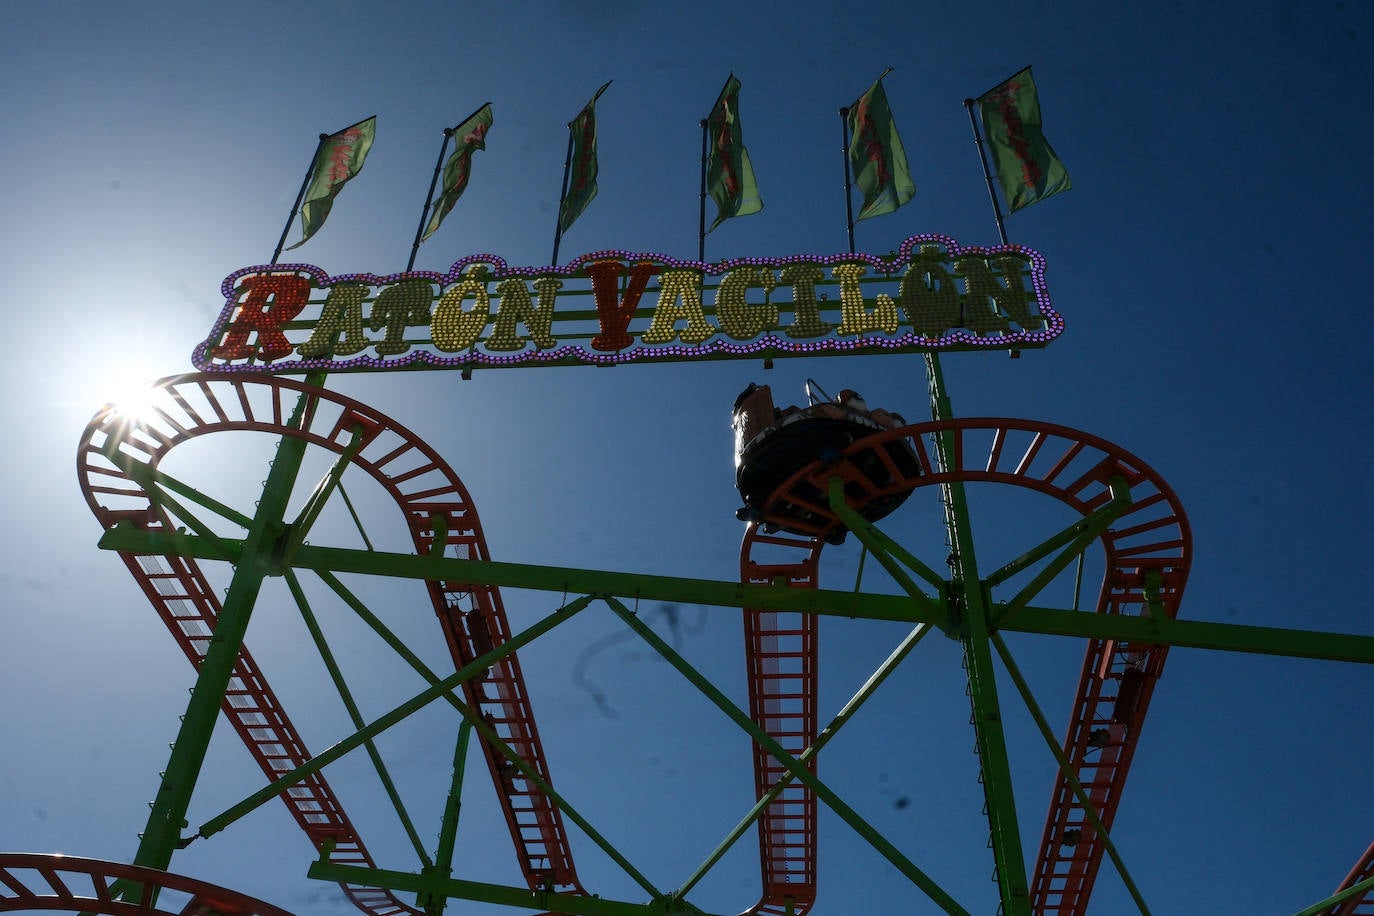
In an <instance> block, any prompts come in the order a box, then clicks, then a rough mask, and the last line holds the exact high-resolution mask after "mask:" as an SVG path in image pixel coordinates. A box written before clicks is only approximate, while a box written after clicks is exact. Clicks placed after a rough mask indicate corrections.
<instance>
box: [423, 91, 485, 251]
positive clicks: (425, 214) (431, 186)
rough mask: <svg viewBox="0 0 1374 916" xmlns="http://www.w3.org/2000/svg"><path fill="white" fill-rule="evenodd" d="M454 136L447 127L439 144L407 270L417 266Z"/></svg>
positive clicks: (460, 122)
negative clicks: (431, 206) (447, 153)
mask: <svg viewBox="0 0 1374 916" xmlns="http://www.w3.org/2000/svg"><path fill="white" fill-rule="evenodd" d="M481 110H482V109H481V108H479V109H477V111H481ZM473 114H476V112H473ZM469 118H471V115H469ZM458 123H459V124H464V123H466V121H459V122H458ZM452 136H453V128H452V127H445V128H444V142H443V143H442V144H440V146H439V158H438V159H437V160H436V161H435V163H434V177H432V178H430V180H429V193H428V194H426V195H425V207H424V209H423V210H421V211H420V225H418V226H416V227H415V242H414V243H413V244H412V245H411V246H410V260H409V261H406V271H407V272H409V271H410V270H411V269H413V268H414V267H415V256H416V255H417V254H419V253H420V236H422V235H423V234H424V232H425V220H427V219H428V218H429V208H430V203H431V202H432V201H433V200H434V188H435V186H436V185H438V184H439V170H440V169H442V168H443V167H444V153H446V152H448V138H449V137H452Z"/></svg>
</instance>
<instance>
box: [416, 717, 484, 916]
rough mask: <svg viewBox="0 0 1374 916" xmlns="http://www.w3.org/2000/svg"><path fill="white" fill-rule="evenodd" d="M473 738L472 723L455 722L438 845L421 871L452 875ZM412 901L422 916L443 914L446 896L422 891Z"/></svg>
mask: <svg viewBox="0 0 1374 916" xmlns="http://www.w3.org/2000/svg"><path fill="white" fill-rule="evenodd" d="M471 738H472V723H471V722H469V721H468V720H467V719H464V720H463V722H462V724H461V725H459V726H458V743H457V745H456V746H455V747H454V749H453V780H452V782H451V784H450V785H449V790H448V800H447V801H446V802H445V803H444V819H443V822H442V823H441V824H440V825H439V849H438V851H437V852H436V853H435V854H434V860H435V861H434V864H433V865H430V866H428V867H427V868H425V869H423V870H422V871H421V872H420V873H421V874H422V875H425V876H426V877H428V876H429V875H431V874H432V875H435V876H437V877H439V878H445V879H446V878H451V877H452V876H453V847H454V841H455V840H456V839H457V835H458V814H459V812H460V811H462V808H463V771H464V770H465V769H466V767H467V759H468V742H469V741H470V740H471ZM415 903H416V905H417V906H419V907H421V908H422V909H424V911H425V916H442V914H443V912H444V907H445V906H446V905H447V904H448V898H447V897H445V896H444V895H443V893H442V892H436V891H434V890H427V891H421V892H420V893H419V895H418V896H417V897H416V900H415Z"/></svg>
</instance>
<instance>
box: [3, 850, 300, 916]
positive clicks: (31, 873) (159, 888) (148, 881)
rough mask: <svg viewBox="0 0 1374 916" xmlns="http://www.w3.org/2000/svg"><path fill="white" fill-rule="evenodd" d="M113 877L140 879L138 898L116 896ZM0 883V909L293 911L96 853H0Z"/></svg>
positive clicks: (273, 914)
mask: <svg viewBox="0 0 1374 916" xmlns="http://www.w3.org/2000/svg"><path fill="white" fill-rule="evenodd" d="M35 878H37V879H39V880H34V879H35ZM26 879H27V880H26ZM117 881H118V882H123V883H125V884H129V883H133V884H138V885H140V887H141V889H140V892H139V898H138V899H137V900H127V901H126V900H121V899H119V898H118V897H117V896H115V894H114V892H113V886H114V884H115V882H117ZM0 884H2V885H4V889H2V890H0V913H14V912H23V913H32V912H37V911H40V910H41V911H45V912H50V913H100V914H103V916H201V914H206V916H291V914H290V913H288V912H287V911H286V910H281V909H278V908H277V907H274V906H272V905H271V904H267V903H263V902H262V901H261V900H255V899H253V898H252V897H249V896H248V895H246V894H240V893H239V892H238V891H231V890H229V889H228V888H225V887H218V886H216V885H214V884H208V883H206V882H205V881H198V880H196V879H195V878H184V877H182V876H180V875H173V874H169V873H168V872H165V871H157V870H156V869H152V868H139V867H138V866H136V865H121V864H118V863H115V862H102V861H100V860H98V859H75V858H71V857H68V856H60V855H39V854H33V853H0ZM169 892H171V893H169ZM155 896H156V898H157V902H156V903H154V902H153V900H154V897H155ZM174 899H175V900H178V901H183V900H184V901H185V902H184V903H182V904H181V909H179V910H174V909H167V908H166V906H165V904H167V903H168V902H169V901H172V900H174Z"/></svg>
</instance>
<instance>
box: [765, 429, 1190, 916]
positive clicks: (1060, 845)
mask: <svg viewBox="0 0 1374 916" xmlns="http://www.w3.org/2000/svg"><path fill="white" fill-rule="evenodd" d="M944 433H950V434H952V442H951V443H950V448H949V455H950V456H951V464H950V467H948V468H944V469H941V468H939V467H937V466H936V464H935V462H934V461H933V460H932V454H931V451H930V450H928V449H927V447H926V441H927V439H931V438H933V437H935V436H937V435H940V434H944ZM903 441H905V442H906V443H907V445H908V446H909V450H900V451H899V450H896V449H893V448H892V447H891V446H892V444H893V443H898V442H903ZM902 454H906V455H914V456H915V457H916V458H917V462H916V463H912V462H911V461H909V460H907V461H902V460H896V458H895V457H894V456H901V455H902ZM835 477H839V478H840V479H841V481H842V482H843V485H844V492H845V498H846V501H847V502H848V503H849V504H850V505H851V506H852V507H854V508H856V509H861V508H862V507H863V506H864V505H866V504H868V503H870V502H873V501H876V500H878V499H881V498H883V497H888V496H891V495H893V494H898V493H902V492H909V491H911V490H915V489H917V488H919V487H923V486H934V485H938V484H942V483H947V482H952V481H961V482H964V483H996V484H1003V485H1010V486H1017V487H1023V488H1028V489H1031V490H1034V491H1036V492H1039V493H1043V494H1045V495H1047V496H1051V497H1054V498H1056V499H1058V500H1059V501H1061V502H1062V503H1064V504H1066V505H1068V506H1069V507H1070V508H1072V509H1073V510H1074V511H1076V512H1078V513H1079V514H1081V515H1083V516H1087V515H1089V514H1090V513H1092V512H1094V511H1095V510H1097V509H1100V508H1102V507H1103V506H1105V505H1106V504H1107V503H1108V502H1109V500H1111V498H1112V494H1111V491H1110V489H1109V487H1110V485H1111V482H1112V480H1113V479H1114V478H1115V479H1118V480H1120V481H1123V482H1125V483H1126V484H1127V485H1128V486H1129V487H1130V491H1131V496H1132V501H1131V503H1130V505H1129V506H1127V507H1126V509H1125V510H1124V511H1123V512H1122V513H1121V515H1120V516H1119V517H1118V518H1117V519H1116V521H1115V525H1116V526H1117V527H1115V528H1113V529H1110V530H1108V531H1106V532H1105V533H1104V534H1103V535H1102V537H1101V543H1102V546H1103V548H1104V550H1105V552H1106V570H1107V571H1106V576H1105V578H1104V581H1103V583H1102V589H1101V592H1100V594H1099V596H1098V601H1097V611H1098V613H1103V614H1130V613H1143V612H1146V610H1147V609H1153V612H1157V613H1165V614H1168V615H1169V616H1170V617H1174V616H1176V615H1177V613H1178V603H1179V599H1180V597H1181V596H1182V593H1183V585H1184V582H1185V580H1186V579H1187V575H1188V565H1189V559H1190V555H1189V550H1190V546H1191V535H1190V533H1189V529H1188V523H1187V519H1186V518H1185V517H1184V514H1183V509H1182V507H1181V506H1180V505H1179V502H1178V499H1177V497H1176V496H1175V495H1174V493H1173V491H1172V490H1171V489H1170V488H1169V486H1168V485H1167V484H1166V483H1165V482H1164V481H1163V479H1161V478H1160V477H1159V476H1158V475H1157V474H1156V473H1155V472H1154V471H1152V470H1151V469H1150V468H1149V467H1148V466H1147V465H1146V464H1145V463H1144V462H1142V461H1140V460H1139V459H1138V458H1136V457H1134V456H1133V455H1131V454H1129V453H1127V452H1126V451H1124V450H1122V449H1120V448H1118V447H1117V446H1114V445H1112V444H1111V443H1108V442H1106V441H1105V440H1103V439H1100V438H1098V437H1096V436H1092V435H1089V434H1087V433H1082V432H1079V431H1077V430H1072V429H1068V428H1066V427H1062V426H1055V425H1052V424H1048V423H1038V422H1032V421H1025V420H1007V419H963V420H952V421H944V422H937V423H923V424H916V425H913V426H907V427H903V428H901V429H897V430H891V431H888V432H884V433H879V434H875V435H873V436H869V437H866V438H864V439H862V440H860V441H858V442H856V443H854V444H852V445H851V446H850V447H849V448H848V449H846V450H845V451H844V453H843V454H842V455H841V456H840V459H839V460H838V461H836V462H829V463H817V464H815V465H812V466H810V467H808V468H805V469H803V470H802V471H799V472H798V473H797V474H795V475H793V476H792V477H791V478H789V479H788V480H787V481H786V482H785V483H783V484H782V486H780V487H779V488H778V490H777V491H775V493H774V494H773V496H772V497H771V498H770V500H769V501H768V506H767V508H766V509H765V511H764V517H765V519H766V518H768V517H769V516H776V517H785V518H788V519H789V520H791V524H792V527H796V528H801V529H803V530H806V529H807V528H808V525H807V522H806V521H805V520H806V519H810V520H811V524H810V526H809V528H810V530H806V533H808V534H812V535H813V537H812V538H809V539H807V540H808V541H809V542H810V543H811V544H813V545H819V543H820V541H821V540H822V539H824V538H826V537H827V536H830V535H831V534H833V533H834V532H835V531H836V530H837V529H838V528H841V527H842V525H841V523H840V522H839V521H838V520H837V519H835V517H834V515H833V513H832V512H830V510H829V508H828V506H827V503H826V498H825V494H826V492H827V489H828V485H829V481H830V480H831V479H832V478H835ZM798 519H801V520H803V521H801V522H800V523H798V521H797V520H798ZM757 541H758V536H757V535H754V534H753V533H752V532H751V533H750V535H748V536H746V541H745V543H746V552H747V551H748V550H749V549H750V547H751V546H752V545H753V544H754V543H755V542H757ZM793 543H794V545H795V547H800V546H801V544H800V542H793ZM795 547H794V549H795ZM818 550H819V546H815V547H813V554H812V555H810V556H808V557H807V558H805V559H804V560H801V561H798V562H796V563H794V564H793V565H792V566H790V567H779V568H776V569H772V568H768V567H765V566H762V565H759V564H752V563H746V566H745V576H746V581H769V580H770V579H771V578H772V577H774V576H776V575H784V576H785V577H786V578H787V581H788V582H789V584H794V585H811V586H812V587H814V584H815V573H814V565H815V555H814V554H815V552H818ZM756 616H759V617H767V616H768V615H756ZM779 632H780V633H787V632H791V631H788V630H780V631H779ZM801 644H802V645H804V646H805V647H806V654H805V655H804V660H803V662H802V665H801V670H803V671H804V672H806V676H805V677H803V678H801V679H800V680H799V682H798V683H799V684H801V685H803V686H804V687H805V689H807V690H810V691H811V693H809V694H806V695H804V696H793V695H790V694H781V690H782V687H781V685H782V679H781V678H779V677H777V676H776V675H769V674H768V673H767V672H768V670H769V665H770V664H771V662H770V649H769V646H768V644H767V643H766V642H764V643H762V644H756V643H755V642H752V641H751V643H750V648H751V658H750V667H749V670H750V687H751V695H750V701H751V706H752V708H753V709H754V710H755V715H756V720H758V721H759V722H760V724H761V725H765V724H766V722H767V720H766V719H758V717H759V715H760V714H762V715H764V716H766V715H767V709H766V706H764V705H763V704H766V703H767V702H768V699H767V698H769V697H771V696H773V695H775V694H776V695H785V696H787V698H788V701H789V702H792V703H794V704H795V705H796V707H797V708H798V709H804V710H808V711H813V710H814V708H815V703H816V696H815V693H814V691H815V688H816V681H815V674H814V672H815V666H816V657H815V650H816V643H815V637H814V633H812V634H808V637H807V638H804V639H802V640H801ZM1166 653H1167V647H1165V646H1147V645H1129V644H1125V643H1116V642H1113V641H1111V640H1091V641H1090V642H1089V645H1088V647H1087V652H1086V655H1085V658H1084V660H1083V666H1082V672H1081V674H1080V678H1079V686H1078V690H1077V691H1076V693H1075V696H1074V703H1073V707H1072V710H1071V713H1070V723H1069V729H1068V733H1067V735H1066V737H1065V739H1064V752H1065V755H1066V756H1067V757H1068V759H1069V761H1070V763H1071V766H1072V768H1073V770H1074V773H1075V775H1076V776H1077V778H1078V779H1079V781H1080V782H1081V783H1082V785H1083V786H1084V787H1085V789H1086V790H1087V791H1088V794H1089V797H1090V798H1091V800H1092V802H1093V805H1094V807H1095V808H1096V809H1097V810H1098V813H1099V814H1100V816H1101V817H1102V821H1103V824H1104V825H1105V826H1106V827H1108V828H1110V826H1111V824H1112V820H1113V818H1114V816H1115V813H1116V809H1117V805H1118V803H1119V801H1120V797H1121V791H1122V789H1123V788H1124V786H1125V782H1126V775H1127V772H1128V770H1129V767H1130V763H1131V758H1132V756H1133V755H1134V753H1135V749H1136V746H1137V743H1138V741H1139V738H1140V732H1141V729H1142V726H1143V725H1144V721H1145V713H1146V711H1147V709H1148V708H1149V702H1150V697H1151V695H1152V693H1153V689H1154V684H1155V681H1156V680H1157V679H1158V678H1159V676H1160V673H1161V672H1162V670H1163V666H1164V659H1165V655H1166ZM812 714H813V715H814V713H812ZM810 727H811V729H812V730H814V727H815V726H814V719H812V720H811V721H810ZM771 731H772V730H771V729H770V732H771ZM775 737H778V738H779V739H780V740H781V737H782V736H781V735H780V734H775ZM809 738H810V735H808V736H807V738H806V740H809ZM794 740H795V739H794ZM799 746H804V742H803V743H802V744H801V745H799ZM767 760H768V758H766V757H764V756H763V755H762V754H761V752H760V750H759V749H758V748H757V747H756V748H755V772H756V779H757V780H758V781H759V784H760V786H761V787H764V788H761V789H760V792H762V791H764V789H765V788H766V787H767V786H769V785H771V784H772V783H773V782H775V781H776V778H777V776H778V775H780V773H779V772H777V771H778V770H779V768H777V767H776V765H772V766H771V767H769V764H768V763H767ZM797 794H798V796H802V795H803V793H802V792H801V791H800V790H798V793H797ZM801 810H805V811H806V812H807V814H806V817H807V818H808V819H806V820H805V821H804V822H803V823H800V824H799V827H800V829H797V830H795V831H794V832H788V833H783V834H780V835H779V834H774V835H772V837H773V838H772V839H771V840H770V839H769V837H770V834H769V832H768V830H767V824H765V825H764V829H763V831H762V835H763V836H764V837H765V839H764V843H765V846H769V844H770V842H771V844H772V845H771V848H772V849H773V850H774V852H773V854H772V856H771V857H768V856H766V857H765V867H764V874H765V887H766V888H768V887H774V886H775V885H774V884H772V883H770V877H772V878H773V880H776V878H777V875H776V874H774V875H772V876H770V872H769V863H770V862H774V861H776V862H777V863H779V865H784V864H785V865H792V864H793V863H805V865H804V866H803V867H798V868H797V872H796V873H797V874H799V875H802V876H808V877H810V878H811V880H812V883H811V884H809V885H807V884H805V878H799V879H798V880H799V882H801V883H802V885H803V887H802V888H801V889H797V890H793V891H792V893H793V895H794V896H795V898H796V899H797V900H798V901H799V902H800V901H803V900H809V899H811V898H812V897H814V891H815V887H814V871H813V869H814V866H815V829H816V828H815V819H814V808H813V807H801V806H799V808H798V811H799V812H800V811H801ZM789 823H791V822H789ZM779 836H781V837H782V838H779ZM784 849H785V850H786V851H785V852H784V853H779V852H778V851H777V850H784ZM1103 852H1104V847H1103V845H1102V843H1101V842H1100V840H1099V838H1098V836H1097V835H1096V833H1095V831H1094V830H1093V828H1092V826H1091V824H1089V823H1088V821H1087V818H1086V816H1085V813H1084V810H1083V808H1082V806H1081V805H1080V804H1079V803H1078V801H1077V799H1076V798H1075V796H1074V795H1073V793H1072V792H1071V791H1070V788H1069V785H1068V783H1067V780H1066V779H1065V778H1064V776H1063V775H1062V774H1058V775H1057V776H1056V779H1055V783H1054V787H1053V790H1052V793H1051V800H1050V809H1049V814H1048V816H1047V818H1046V824H1045V829H1044V833H1043V836H1042V839H1041V844H1040V850H1039V854H1038V856H1037V857H1036V860H1035V862H1034V865H1033V872H1032V890H1031V893H1032V907H1033V912H1034V913H1036V914H1037V916H1042V914H1043V916H1051V914H1052V916H1081V914H1083V913H1084V912H1085V910H1086V907H1087V903H1088V898H1089V896H1090V894H1091V892H1092V886H1093V882H1094V880H1095V878H1096V875H1097V872H1098V868H1099V866H1100V865H1101V860H1102V854H1103ZM770 912H771V911H770ZM799 912H800V908H799Z"/></svg>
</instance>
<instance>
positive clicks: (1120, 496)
mask: <svg viewBox="0 0 1374 916" xmlns="http://www.w3.org/2000/svg"><path fill="white" fill-rule="evenodd" d="M1110 486H1111V492H1112V498H1111V500H1109V501H1108V503H1107V504H1106V505H1105V506H1103V507H1102V508H1101V509H1098V510H1097V511H1096V512H1093V513H1092V514H1090V515H1088V516H1086V517H1085V518H1081V519H1079V520H1078V521H1077V522H1074V523H1073V524H1072V525H1069V526H1068V527H1067V528H1065V529H1064V530H1063V531H1061V532H1059V533H1058V534H1056V535H1054V536H1052V537H1050V538H1047V539H1046V540H1045V541H1044V542H1042V543H1041V544H1039V545H1038V546H1036V547H1032V548H1031V549H1030V550H1028V551H1026V552H1025V553H1024V554H1022V555H1021V556H1019V557H1017V558H1016V559H1015V560H1012V561H1011V562H1010V563H1008V564H1007V565H1006V566H1003V567H1002V568H1001V569H999V570H997V571H996V572H994V573H992V574H990V575H988V576H985V577H984V578H983V584H984V585H986V586H988V587H989V588H991V587H992V586H994V585H998V584H1000V583H1002V582H1004V581H1006V580H1007V579H1010V578H1011V577H1012V576H1014V575H1016V574H1017V573H1019V572H1020V571H1021V570H1023V569H1026V568H1027V567H1030V566H1032V565H1034V564H1036V563H1038V562H1040V561H1041V560H1043V559H1044V558H1045V557H1047V556H1049V555H1050V554H1051V553H1053V552H1054V551H1056V550H1058V549H1059V548H1060V547H1063V546H1064V545H1065V544H1069V543H1072V542H1074V541H1076V540H1081V539H1082V538H1083V536H1084V535H1087V540H1086V541H1084V544H1085V546H1086V543H1087V541H1091V540H1092V539H1093V538H1095V537H1097V535H1099V534H1101V533H1102V532H1103V531H1105V530H1106V529H1107V526H1108V525H1110V524H1111V523H1112V522H1114V521H1116V519H1117V517H1118V516H1119V515H1121V513H1122V512H1124V511H1125V510H1126V508H1127V507H1128V506H1129V505H1130V504H1131V491H1130V489H1129V488H1127V486H1126V484H1125V482H1124V481H1122V480H1121V478H1119V477H1113V478H1112V481H1111V484H1110ZM1081 552H1082V551H1079V553H1081ZM1070 559H1072V558H1070Z"/></svg>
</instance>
